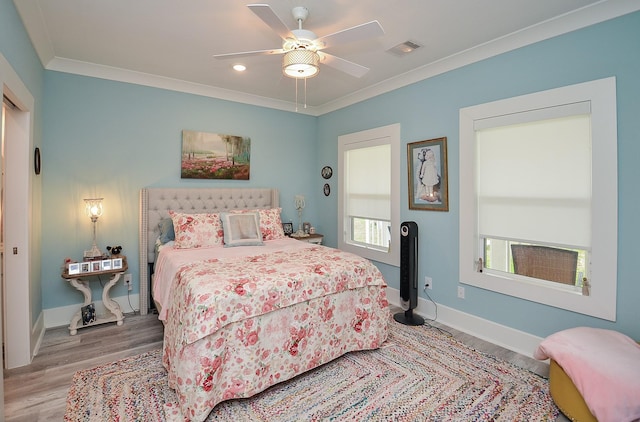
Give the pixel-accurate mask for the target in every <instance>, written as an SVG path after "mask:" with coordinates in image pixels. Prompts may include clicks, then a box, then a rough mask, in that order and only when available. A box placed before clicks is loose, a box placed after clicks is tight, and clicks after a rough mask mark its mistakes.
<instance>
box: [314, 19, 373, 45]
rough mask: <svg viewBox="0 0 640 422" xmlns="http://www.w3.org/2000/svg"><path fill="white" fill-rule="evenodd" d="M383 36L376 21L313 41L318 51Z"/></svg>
mask: <svg viewBox="0 0 640 422" xmlns="http://www.w3.org/2000/svg"><path fill="white" fill-rule="evenodd" d="M380 35H384V29H382V26H381V25H380V23H379V22H378V21H371V22H367V23H363V24H361V25H357V26H353V27H351V28H347V29H343V30H342V31H338V32H334V33H333V34H329V35H325V36H324V37H320V38H318V39H317V40H315V41H314V43H315V44H316V45H317V46H318V48H319V49H321V48H327V47H332V46H334V45H337V44H346V43H348V42H354V41H360V40H364V39H367V38H373V37H379V36H380Z"/></svg>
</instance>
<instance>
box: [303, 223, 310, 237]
mask: <svg viewBox="0 0 640 422" xmlns="http://www.w3.org/2000/svg"><path fill="white" fill-rule="evenodd" d="M309 230H311V223H309V222H308V221H305V222H304V223H302V231H303V232H305V234H309Z"/></svg>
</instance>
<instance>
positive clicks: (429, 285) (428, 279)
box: [424, 277, 433, 290]
mask: <svg viewBox="0 0 640 422" xmlns="http://www.w3.org/2000/svg"><path fill="white" fill-rule="evenodd" d="M424 288H425V289H429V290H431V289H433V279H431V277H425V278H424Z"/></svg>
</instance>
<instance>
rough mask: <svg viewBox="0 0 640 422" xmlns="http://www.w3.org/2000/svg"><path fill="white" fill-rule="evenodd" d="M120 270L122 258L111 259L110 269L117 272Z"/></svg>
mask: <svg viewBox="0 0 640 422" xmlns="http://www.w3.org/2000/svg"><path fill="white" fill-rule="evenodd" d="M121 268H122V258H113V259H112V260H111V269H113V270H119V269H121Z"/></svg>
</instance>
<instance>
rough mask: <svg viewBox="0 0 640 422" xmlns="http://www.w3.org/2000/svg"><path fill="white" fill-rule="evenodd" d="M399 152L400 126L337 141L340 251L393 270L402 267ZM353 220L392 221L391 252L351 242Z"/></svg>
mask: <svg viewBox="0 0 640 422" xmlns="http://www.w3.org/2000/svg"><path fill="white" fill-rule="evenodd" d="M400 149H401V148H400V124H392V125H388V126H383V127H379V128H375V129H369V130H365V131H361V132H356V133H351V134H347V135H342V136H339V137H338V168H339V171H338V248H339V249H342V250H345V251H349V252H353V253H355V254H358V255H360V256H363V257H365V258H368V259H371V260H373V261H378V262H382V263H386V264H389V265H394V266H399V265H400V235H399V230H400ZM365 154H366V157H367V163H364V162H363V160H362V158H363V156H365ZM351 216H356V217H362V218H370V219H373V220H385V221H390V224H391V241H390V244H389V248H388V250H380V248H373V247H367V246H366V245H362V244H361V243H360V244H359V243H357V242H354V241H352V240H351V239H350V237H351V236H350V223H349V218H350V217H351Z"/></svg>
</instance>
